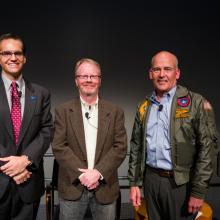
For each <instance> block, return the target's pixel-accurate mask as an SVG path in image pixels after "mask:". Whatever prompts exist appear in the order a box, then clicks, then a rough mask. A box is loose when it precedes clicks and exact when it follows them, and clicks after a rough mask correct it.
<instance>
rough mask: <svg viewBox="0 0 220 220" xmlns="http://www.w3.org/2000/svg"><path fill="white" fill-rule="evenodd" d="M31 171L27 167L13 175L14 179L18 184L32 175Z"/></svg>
mask: <svg viewBox="0 0 220 220" xmlns="http://www.w3.org/2000/svg"><path fill="white" fill-rule="evenodd" d="M31 174H32V173H31V172H29V171H28V170H27V169H25V170H24V171H23V172H21V173H19V174H17V175H16V176H14V177H13V180H14V181H15V182H16V184H17V185H19V184H21V183H24V182H26V181H27V180H28V179H29V178H30V177H31Z"/></svg>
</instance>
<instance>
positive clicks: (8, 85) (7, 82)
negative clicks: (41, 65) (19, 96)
mask: <svg viewBox="0 0 220 220" xmlns="http://www.w3.org/2000/svg"><path fill="white" fill-rule="evenodd" d="M2 80H3V82H4V85H5V88H6V90H7V91H10V89H11V83H12V80H10V79H8V77H7V76H6V74H5V73H4V71H3V72H2ZM15 82H16V83H17V85H18V88H19V90H20V91H21V90H22V88H23V86H24V79H23V76H22V75H20V76H19V77H18V79H17V80H15Z"/></svg>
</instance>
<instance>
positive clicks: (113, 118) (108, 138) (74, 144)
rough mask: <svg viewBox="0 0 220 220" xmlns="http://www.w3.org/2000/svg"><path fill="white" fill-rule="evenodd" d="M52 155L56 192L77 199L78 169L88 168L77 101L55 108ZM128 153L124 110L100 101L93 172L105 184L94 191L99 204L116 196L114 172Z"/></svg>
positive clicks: (79, 193)
mask: <svg viewBox="0 0 220 220" xmlns="http://www.w3.org/2000/svg"><path fill="white" fill-rule="evenodd" d="M52 148H53V152H54V154H55V157H56V159H57V161H58V163H59V167H60V168H59V179H58V191H59V195H60V197H61V198H63V199H66V200H77V199H79V198H80V196H81V194H82V191H83V186H82V185H81V184H80V182H79V179H78V177H79V175H80V174H81V173H80V172H79V171H78V168H87V155H86V145H85V136H84V127H83V118H82V111H81V103H80V99H79V98H75V99H73V100H72V101H70V102H68V103H65V104H62V105H60V106H59V107H57V108H56V109H55V133H54V139H53V143H52ZM126 152H127V135H126V130H125V127H124V113H123V111H122V110H121V109H120V108H118V107H116V106H115V105H113V104H112V103H110V102H107V101H104V100H102V99H100V100H99V106H98V132H97V145H96V153H95V165H94V166H95V167H94V168H95V169H97V170H98V171H99V172H100V173H101V174H102V175H103V177H104V181H102V182H101V184H100V185H99V186H98V188H96V189H95V195H96V198H97V200H98V201H99V202H100V203H103V204H107V203H112V202H113V201H114V200H116V199H117V197H118V193H119V184H118V175H117V169H118V167H119V166H120V164H121V163H122V162H123V160H124V158H125V156H126Z"/></svg>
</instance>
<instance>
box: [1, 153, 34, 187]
mask: <svg viewBox="0 0 220 220" xmlns="http://www.w3.org/2000/svg"><path fill="white" fill-rule="evenodd" d="M0 161H2V162H5V164H4V165H3V166H1V167H0V171H1V172H3V173H4V174H6V175H8V176H10V177H12V178H13V180H14V181H15V182H16V184H21V183H23V182H25V181H27V180H28V179H29V178H30V177H31V174H32V173H31V172H29V171H28V170H27V169H26V167H27V166H28V165H29V164H30V161H29V160H28V158H27V156H25V155H22V156H9V157H3V158H0Z"/></svg>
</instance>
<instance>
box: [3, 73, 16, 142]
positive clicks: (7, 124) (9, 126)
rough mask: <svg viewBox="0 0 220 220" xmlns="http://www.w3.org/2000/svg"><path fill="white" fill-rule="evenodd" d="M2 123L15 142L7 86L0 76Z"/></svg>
mask: <svg viewBox="0 0 220 220" xmlns="http://www.w3.org/2000/svg"><path fill="white" fill-rule="evenodd" d="M0 123H2V124H4V125H5V127H6V131H7V132H8V134H9V136H10V137H11V139H12V141H14V138H13V128H12V123H11V118H10V108H9V105H8V99H7V96H6V91H5V86H4V83H3V81H2V77H1V75H0Z"/></svg>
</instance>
